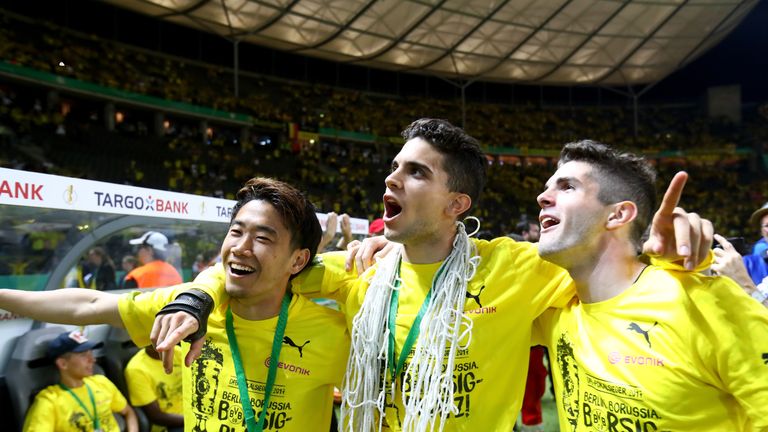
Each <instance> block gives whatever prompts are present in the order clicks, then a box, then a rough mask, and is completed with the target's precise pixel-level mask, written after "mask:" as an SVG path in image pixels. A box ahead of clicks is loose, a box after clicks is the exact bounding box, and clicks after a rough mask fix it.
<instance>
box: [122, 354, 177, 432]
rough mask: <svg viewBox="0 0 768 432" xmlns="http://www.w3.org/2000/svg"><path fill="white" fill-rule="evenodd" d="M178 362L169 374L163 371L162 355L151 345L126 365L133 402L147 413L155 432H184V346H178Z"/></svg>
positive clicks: (126, 380) (175, 359)
mask: <svg viewBox="0 0 768 432" xmlns="http://www.w3.org/2000/svg"><path fill="white" fill-rule="evenodd" d="M174 350H175V353H174V355H173V359H174V361H175V362H176V365H174V368H173V371H172V372H171V373H169V374H167V373H165V370H163V361H162V360H161V358H160V354H159V353H158V352H157V351H155V349H154V348H153V347H152V346H147V347H145V348H144V349H142V350H139V351H138V352H137V353H136V355H134V356H133V358H131V360H130V361H129V362H128V365H127V366H126V367H125V382H126V383H127V384H128V397H129V398H130V400H131V405H133V406H135V407H137V408H139V409H140V410H142V411H143V412H144V414H146V416H147V418H148V419H149V422H150V423H152V432H165V431H169V432H181V431H182V430H184V416H183V414H182V405H181V403H182V402H181V400H182V398H181V394H182V393H181V371H182V365H181V361H182V358H183V357H184V354H183V353H182V352H181V347H179V346H177V347H175V349H174Z"/></svg>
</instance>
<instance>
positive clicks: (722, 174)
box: [0, 10, 768, 237]
mask: <svg viewBox="0 0 768 432" xmlns="http://www.w3.org/2000/svg"><path fill="white" fill-rule="evenodd" d="M0 61H3V62H6V63H12V64H16V65H20V66H25V67H28V68H33V69H36V70H40V71H45V72H49V73H53V74H56V75H62V76H67V77H71V78H76V79H79V80H82V81H86V82H90V83H95V84H99V85H102V86H105V87H110V88H116V89H121V90H126V91H130V92H133V93H137V94H142V95H148V96H155V97H159V98H162V99H167V100H172V101H179V102H185V103H189V104H195V105H201V106H205V107H209V108H214V109H218V110H224V111H230V112H238V113H245V114H248V115H250V116H252V117H253V118H255V119H257V120H259V121H262V123H265V124H266V123H269V124H272V125H277V126H272V127H266V126H265V127H261V126H254V127H251V128H249V129H248V130H246V131H245V133H243V130H241V129H239V128H237V127H233V126H226V125H212V126H211V127H210V128H207V129H203V130H201V128H200V126H199V122H198V121H196V120H194V119H192V120H190V119H186V120H184V119H173V120H172V121H167V122H166V124H165V125H164V131H163V132H162V133H160V134H157V133H153V132H152V130H151V129H152V128H153V127H154V126H153V125H152V124H153V119H152V115H153V114H152V113H151V112H148V113H147V112H145V113H142V112H141V111H139V110H137V109H131V108H120V111H121V113H120V114H121V116H123V117H124V118H123V119H122V120H120V121H118V124H117V125H116V127H115V129H114V130H108V129H106V128H105V127H104V119H103V116H104V115H105V112H104V110H103V106H102V105H103V104H104V101H96V102H94V101H87V100H84V99H77V98H76V97H71V96H67V97H63V96H61V95H59V93H58V92H56V91H52V90H49V89H46V88H43V87H34V86H29V85H21V84H18V83H14V82H12V81H0V150H1V151H0V165H1V166H6V167H12V168H19V169H27V170H33V171H43V172H51V173H57V174H62V175H69V176H77V177H82V178H92V179H97V180H104V181H112V182H119V183H128V184H134V185H139V186H146V187H153V188H159V189H167V190H174V191H180V192H187V193H194V194H201V195H211V196H218V197H225V198H231V197H232V193H233V192H234V191H235V190H236V187H237V185H239V184H242V182H243V181H244V180H245V179H247V178H250V177H252V176H254V175H268V176H272V177H276V178H279V179H281V180H286V181H289V182H292V183H294V184H296V185H298V186H300V187H302V188H304V189H306V190H308V191H309V193H310V196H311V198H312V200H313V201H314V202H316V203H317V204H318V207H319V208H320V210H321V211H326V212H327V211H334V212H336V213H339V214H341V213H348V214H351V215H354V216H357V217H368V218H370V219H373V218H375V217H378V216H380V215H381V212H382V211H383V209H382V204H381V194H382V184H383V180H384V178H385V177H386V175H387V173H388V171H389V167H388V166H389V163H390V161H391V158H392V156H393V155H394V154H395V153H396V151H397V150H398V144H397V141H396V140H392V139H391V138H390V137H393V136H397V135H398V134H399V131H400V130H401V129H402V128H403V127H405V126H406V125H407V124H408V123H410V122H411V121H412V120H414V119H416V118H419V117H424V116H430V117H440V118H447V119H449V120H450V121H452V122H455V123H460V119H461V111H462V110H461V105H460V101H459V100H458V99H439V98H423V97H408V96H400V95H382V94H374V93H366V92H361V91H353V90H348V89H343V88H338V87H331V86H326V85H319V84H311V83H293V82H288V81H286V80H281V79H277V78H268V77H264V76H257V75H254V74H249V73H247V72H243V73H242V80H241V83H242V84H241V95H242V96H241V97H239V98H235V97H234V96H233V92H232V89H231V87H232V83H231V81H232V79H231V78H232V77H231V71H230V70H228V69H226V68H225V67H222V66H219V65H210V64H202V63H199V62H195V61H191V60H185V59H180V58H176V57H171V56H168V55H164V54H160V53H156V52H151V51H147V50H143V49H139V48H135V47H130V46H127V45H124V44H120V43H117V42H113V41H109V40H104V39H100V38H97V37H94V36H89V35H85V34H81V33H78V32H76V31H73V30H69V29H65V28H61V27H57V26H55V25H53V24H49V23H46V22H40V21H35V20H32V19H28V18H24V17H19V16H17V15H13V14H10V13H7V12H4V11H2V10H0ZM753 111H754V113H753V115H752V116H751V117H749V118H747V119H746V120H747V121H746V122H745V124H744V125H742V126H738V125H735V124H732V123H730V122H728V121H726V120H723V119H712V118H708V117H706V116H704V115H703V114H702V113H701V112H700V110H699V109H698V108H697V107H696V106H695V105H690V106H675V107H669V106H648V107H646V106H642V107H641V109H640V111H639V119H638V120H639V123H638V131H639V133H638V134H637V135H635V133H634V128H633V113H632V110H631V109H629V108H627V107H623V106H593V107H576V106H569V107H547V108H546V109H543V108H542V107H539V106H527V105H526V106H519V105H502V104H490V103H475V102H470V103H467V105H466V119H467V121H466V129H467V131H468V132H469V133H470V134H472V135H473V136H476V137H477V138H478V139H479V140H480V141H481V143H483V145H485V146H486V147H487V148H488V150H489V155H490V156H489V168H490V169H489V174H490V177H489V179H490V181H489V184H488V187H487V188H486V193H485V195H484V198H483V200H482V202H481V205H480V206H479V208H478V209H477V211H476V213H477V216H479V217H480V218H481V220H482V223H483V229H484V230H486V229H487V230H490V231H491V232H492V233H493V234H495V235H503V234H506V233H508V232H509V231H510V230H511V228H512V227H513V225H514V221H516V220H518V219H519V218H520V216H521V215H528V216H535V215H536V214H537V213H538V209H537V208H536V204H535V197H536V195H537V194H538V192H539V191H540V189H541V186H542V182H543V180H545V179H546V177H547V175H548V173H550V172H551V171H552V166H553V164H554V163H555V159H554V158H553V156H552V154H553V153H552V152H554V151H556V150H557V149H559V148H560V146H562V144H563V143H565V142H568V141H572V140H576V139H582V138H590V139H594V140H598V141H602V142H606V143H610V144H614V145H619V146H622V147H626V148H629V149H632V150H636V151H640V152H645V153H648V154H655V153H658V152H661V151H667V152H668V151H681V152H682V153H681V156H680V157H675V158H669V157H666V158H662V159H659V160H658V167H659V170H660V173H661V175H660V190H663V189H661V188H662V187H663V186H664V185H665V184H666V181H668V179H669V178H671V175H672V173H673V172H674V170H676V169H679V168H684V169H686V170H688V171H689V172H690V173H691V174H692V181H691V183H690V184H689V186H688V187H687V190H686V194H685V198H684V203H683V204H684V205H685V206H686V208H690V209H694V210H696V211H698V212H700V213H701V214H702V215H704V216H705V217H708V218H710V219H712V220H713V221H714V222H715V225H716V227H717V229H718V231H719V232H721V233H723V234H725V235H728V236H732V235H740V234H744V233H745V232H746V235H747V236H748V237H749V235H751V233H749V231H748V230H745V221H746V219H747V217H748V215H749V213H750V212H751V211H752V210H753V209H754V208H756V207H757V206H759V205H760V204H761V203H762V202H764V201H765V200H766V196H765V193H764V192H763V191H762V190H761V189H760V187H759V182H760V181H762V180H764V176H763V174H762V170H761V169H759V168H760V167H758V166H756V159H755V158H754V157H752V156H750V155H748V154H747V155H737V154H736V153H735V152H734V150H735V149H736V148H739V147H750V148H757V149H759V150H762V149H763V144H762V143H763V142H768V124H766V121H765V118H764V117H762V116H761V112H760V110H759V109H754V110H753ZM293 127H295V128H298V129H300V130H302V131H310V132H323V131H324V130H326V129H335V130H341V131H351V132H355V133H359V134H361V135H365V136H367V137H372V138H370V139H368V140H362V141H352V140H341V139H330V138H327V135H326V137H322V135H323V134H318V135H317V139H314V140H311V141H309V142H301V143H300V144H299V145H297V140H296V138H295V137H292V136H291V133H290V129H291V128H293ZM377 137H378V138H377ZM508 149H514V150H516V155H515V156H503V154H504V153H505V150H508ZM702 149H716V150H718V151H720V152H722V151H724V150H725V152H724V154H721V155H715V156H713V155H709V156H706V155H705V156H701V155H697V156H695V157H692V156H691V155H692V154H695V153H696V151H700V150H702ZM526 154H529V156H526ZM530 155H533V156H530ZM759 162H761V161H759Z"/></svg>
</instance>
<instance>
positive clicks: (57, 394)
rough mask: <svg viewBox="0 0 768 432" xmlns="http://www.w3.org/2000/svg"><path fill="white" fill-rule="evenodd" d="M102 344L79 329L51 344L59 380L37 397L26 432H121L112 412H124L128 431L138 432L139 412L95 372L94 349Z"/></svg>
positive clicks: (115, 388) (28, 419)
mask: <svg viewBox="0 0 768 432" xmlns="http://www.w3.org/2000/svg"><path fill="white" fill-rule="evenodd" d="M99 346H101V343H96V342H93V341H89V340H88V339H87V338H86V337H85V336H83V334H82V333H80V332H79V331H72V332H64V333H61V334H59V335H58V336H57V337H56V338H54V339H52V340H51V341H50V342H49V343H48V357H49V358H50V359H51V360H53V361H54V363H55V365H56V369H58V371H59V376H60V380H59V383H58V384H54V385H51V386H48V387H46V388H44V389H42V390H41V391H40V393H38V394H37V396H35V400H34V402H33V403H32V406H31V407H29V411H27V415H26V418H25V420H24V428H23V432H42V431H56V432H83V431H86V432H120V425H118V423H117V421H116V420H115V417H114V415H113V413H120V414H122V415H123V417H124V418H125V423H126V430H127V431H128V432H138V430H139V424H138V422H137V419H136V413H135V412H133V409H132V408H131V407H130V406H129V405H128V401H126V400H125V397H124V396H123V395H122V394H121V393H120V390H118V389H117V387H115V385H114V384H113V383H112V381H110V380H109V379H108V378H107V377H105V376H104V375H94V374H93V365H94V363H95V360H94V358H93V349H94V348H98V347H99Z"/></svg>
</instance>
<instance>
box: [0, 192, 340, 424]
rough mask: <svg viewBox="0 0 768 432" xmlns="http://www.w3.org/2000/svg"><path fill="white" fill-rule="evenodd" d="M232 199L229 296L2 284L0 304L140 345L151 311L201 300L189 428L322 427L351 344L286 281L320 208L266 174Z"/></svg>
mask: <svg viewBox="0 0 768 432" xmlns="http://www.w3.org/2000/svg"><path fill="white" fill-rule="evenodd" d="M236 198H237V203H236V204H235V207H234V208H233V210H232V220H231V223H230V227H229V231H228V232H227V235H226V237H225V238H224V241H223V243H222V247H221V256H222V260H223V262H225V263H226V264H227V266H228V268H230V270H231V271H230V273H229V274H228V275H227V277H226V289H227V293H228V294H229V297H228V301H226V302H222V303H219V304H217V305H216V307H215V308H212V306H213V305H212V304H211V303H207V302H206V301H205V298H204V297H201V296H202V295H203V294H202V293H197V292H195V291H185V289H186V286H184V285H179V286H176V287H172V288H169V289H158V290H155V291H153V292H150V293H142V292H139V291H134V292H131V293H128V294H124V295H122V296H119V295H114V294H110V293H107V292H102V291H95V290H88V289H61V290H54V291H45V292H26V291H20V290H0V308H3V309H6V310H9V311H14V312H15V313H18V314H20V315H23V316H27V317H30V318H33V319H37V320H42V321H48V322H58V323H65V324H77V325H87V324H97V323H106V324H111V325H113V326H116V327H125V328H126V329H127V330H128V333H129V334H130V335H131V338H132V339H133V340H134V342H135V343H136V344H137V345H138V346H146V345H149V343H150V340H149V334H150V330H151V328H152V324H153V321H154V317H155V315H156V314H158V313H160V314H163V313H166V312H170V314H169V316H181V317H190V316H189V315H187V314H186V313H184V312H180V311H185V310H189V308H191V307H192V306H196V307H201V308H202V310H205V316H206V317H207V316H208V315H209V314H210V318H208V322H207V326H206V325H205V323H203V325H202V326H201V327H202V328H207V331H208V332H207V334H206V335H205V337H204V338H200V339H197V341H196V342H195V344H196V347H198V348H199V349H200V350H201V351H202V355H200V356H199V357H198V358H197V359H196V360H195V361H194V362H191V364H190V363H188V364H187V366H191V367H186V368H184V369H183V371H182V383H183V384H182V387H183V392H184V394H183V404H184V406H183V413H184V428H185V430H187V431H193V430H194V431H206V430H209V431H229V432H243V431H246V430H247V431H248V432H259V431H261V430H280V431H286V432H304V431H308V430H328V429H329V427H330V423H331V415H332V409H333V390H334V386H340V385H341V380H342V377H343V373H344V363H345V360H346V358H347V353H348V351H349V335H348V334H347V332H346V328H345V324H344V316H343V315H342V314H341V313H340V312H338V311H335V310H332V309H329V308H327V307H324V306H320V305H317V304H315V303H313V302H311V301H309V300H308V299H307V298H305V297H303V296H300V295H295V294H293V293H292V292H291V290H290V289H289V286H290V284H289V281H290V279H291V278H292V277H293V276H295V275H297V274H298V273H300V272H301V271H302V270H303V269H304V267H305V265H306V264H307V263H308V262H310V261H311V259H312V257H313V256H314V254H315V251H316V249H317V245H318V243H319V241H320V236H321V233H322V231H321V228H320V223H319V222H318V220H317V217H316V216H315V212H316V210H315V207H314V206H313V205H312V204H311V203H310V202H309V200H307V198H306V197H305V196H304V195H303V194H302V193H301V192H300V191H298V190H297V189H295V188H294V187H292V186H290V185H288V184H286V183H283V182H280V181H276V180H271V179H263V178H254V179H251V180H249V181H248V182H246V184H245V185H244V186H243V188H241V189H240V190H239V191H238V193H237V197H236ZM174 299H175V300H174ZM166 305H167V306H166ZM192 319H193V320H194V318H192Z"/></svg>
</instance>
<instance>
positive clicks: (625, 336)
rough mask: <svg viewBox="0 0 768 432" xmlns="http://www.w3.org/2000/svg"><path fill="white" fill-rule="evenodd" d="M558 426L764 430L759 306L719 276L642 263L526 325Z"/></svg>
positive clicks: (767, 319) (766, 377)
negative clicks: (616, 286)
mask: <svg viewBox="0 0 768 432" xmlns="http://www.w3.org/2000/svg"><path fill="white" fill-rule="evenodd" d="M534 335H535V338H534V341H535V342H545V343H546V345H547V346H548V347H549V349H550V359H551V366H552V375H553V377H554V378H553V379H554V384H555V388H556V389H558V391H557V397H556V399H557V407H558V415H559V418H560V429H561V430H562V431H564V432H566V431H568V432H570V431H620V432H624V431H626V432H634V431H712V432H715V431H717V432H722V431H729V432H730V431H734V432H735V431H750V430H759V431H768V309H766V308H765V307H763V306H762V305H760V304H758V303H757V302H756V301H755V300H753V299H752V298H750V297H749V296H747V295H746V294H745V293H744V292H743V291H742V289H741V288H740V287H738V286H737V285H736V284H735V283H734V282H733V281H731V280H730V279H727V278H712V277H707V276H702V275H700V274H697V273H682V272H673V271H666V270H663V269H660V268H658V267H655V266H649V267H647V268H646V269H645V271H644V272H643V273H642V274H641V276H640V278H639V279H638V281H637V282H635V284H634V285H632V286H631V287H630V288H629V289H627V290H626V291H624V292H623V293H621V294H620V295H618V296H616V297H614V298H611V299H609V300H606V301H602V302H598V303H591V304H587V303H579V302H578V301H576V300H574V301H573V302H571V303H570V304H569V305H568V306H567V307H566V308H564V309H559V310H549V311H547V312H545V313H544V314H543V315H542V316H541V317H540V318H539V319H538V320H537V322H536V325H535V331H534Z"/></svg>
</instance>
